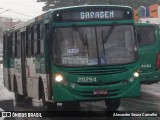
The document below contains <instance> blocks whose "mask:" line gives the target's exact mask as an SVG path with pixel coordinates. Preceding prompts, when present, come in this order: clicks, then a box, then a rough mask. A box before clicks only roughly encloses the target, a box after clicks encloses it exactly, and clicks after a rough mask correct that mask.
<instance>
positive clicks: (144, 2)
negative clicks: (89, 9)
mask: <svg viewBox="0 0 160 120" xmlns="http://www.w3.org/2000/svg"><path fill="white" fill-rule="evenodd" d="M37 2H45V3H46V5H45V6H44V7H43V11H47V10H49V9H54V8H59V7H66V6H77V5H85V4H88V5H93V4H95V5H97V4H103V5H107V4H109V5H127V6H131V7H132V8H138V7H140V6H150V5H152V4H156V3H160V0H37Z"/></svg>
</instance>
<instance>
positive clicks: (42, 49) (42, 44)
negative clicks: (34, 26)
mask: <svg viewBox="0 0 160 120" xmlns="http://www.w3.org/2000/svg"><path fill="white" fill-rule="evenodd" d="M43 27H44V25H43V24H41V25H40V40H41V41H40V53H41V54H42V55H43V54H44V31H43Z"/></svg>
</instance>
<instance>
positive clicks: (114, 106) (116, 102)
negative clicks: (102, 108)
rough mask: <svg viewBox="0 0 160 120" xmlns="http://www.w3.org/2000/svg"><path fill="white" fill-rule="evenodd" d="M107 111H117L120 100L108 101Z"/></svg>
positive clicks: (106, 101) (106, 102)
mask: <svg viewBox="0 0 160 120" xmlns="http://www.w3.org/2000/svg"><path fill="white" fill-rule="evenodd" d="M105 104H106V107H107V111H116V110H117V109H118V108H119V106H120V98H114V99H106V100H105Z"/></svg>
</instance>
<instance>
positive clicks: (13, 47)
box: [12, 33, 15, 57]
mask: <svg viewBox="0 0 160 120" xmlns="http://www.w3.org/2000/svg"><path fill="white" fill-rule="evenodd" d="M12 57H15V33H13V34H12Z"/></svg>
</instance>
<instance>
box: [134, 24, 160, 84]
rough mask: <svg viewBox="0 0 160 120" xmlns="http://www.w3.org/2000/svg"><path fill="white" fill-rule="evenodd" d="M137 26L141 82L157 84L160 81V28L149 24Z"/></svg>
mask: <svg viewBox="0 0 160 120" xmlns="http://www.w3.org/2000/svg"><path fill="white" fill-rule="evenodd" d="M135 26H136V30H137V32H136V33H137V40H138V42H139V48H138V51H139V64H140V81H141V83H144V84H153V83H156V82H158V81H160V69H159V65H158V61H159V57H158V56H159V53H160V41H159V39H160V30H159V26H158V25H156V24H149V23H136V24H135ZM151 34H152V35H151ZM142 39H143V40H142Z"/></svg>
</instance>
